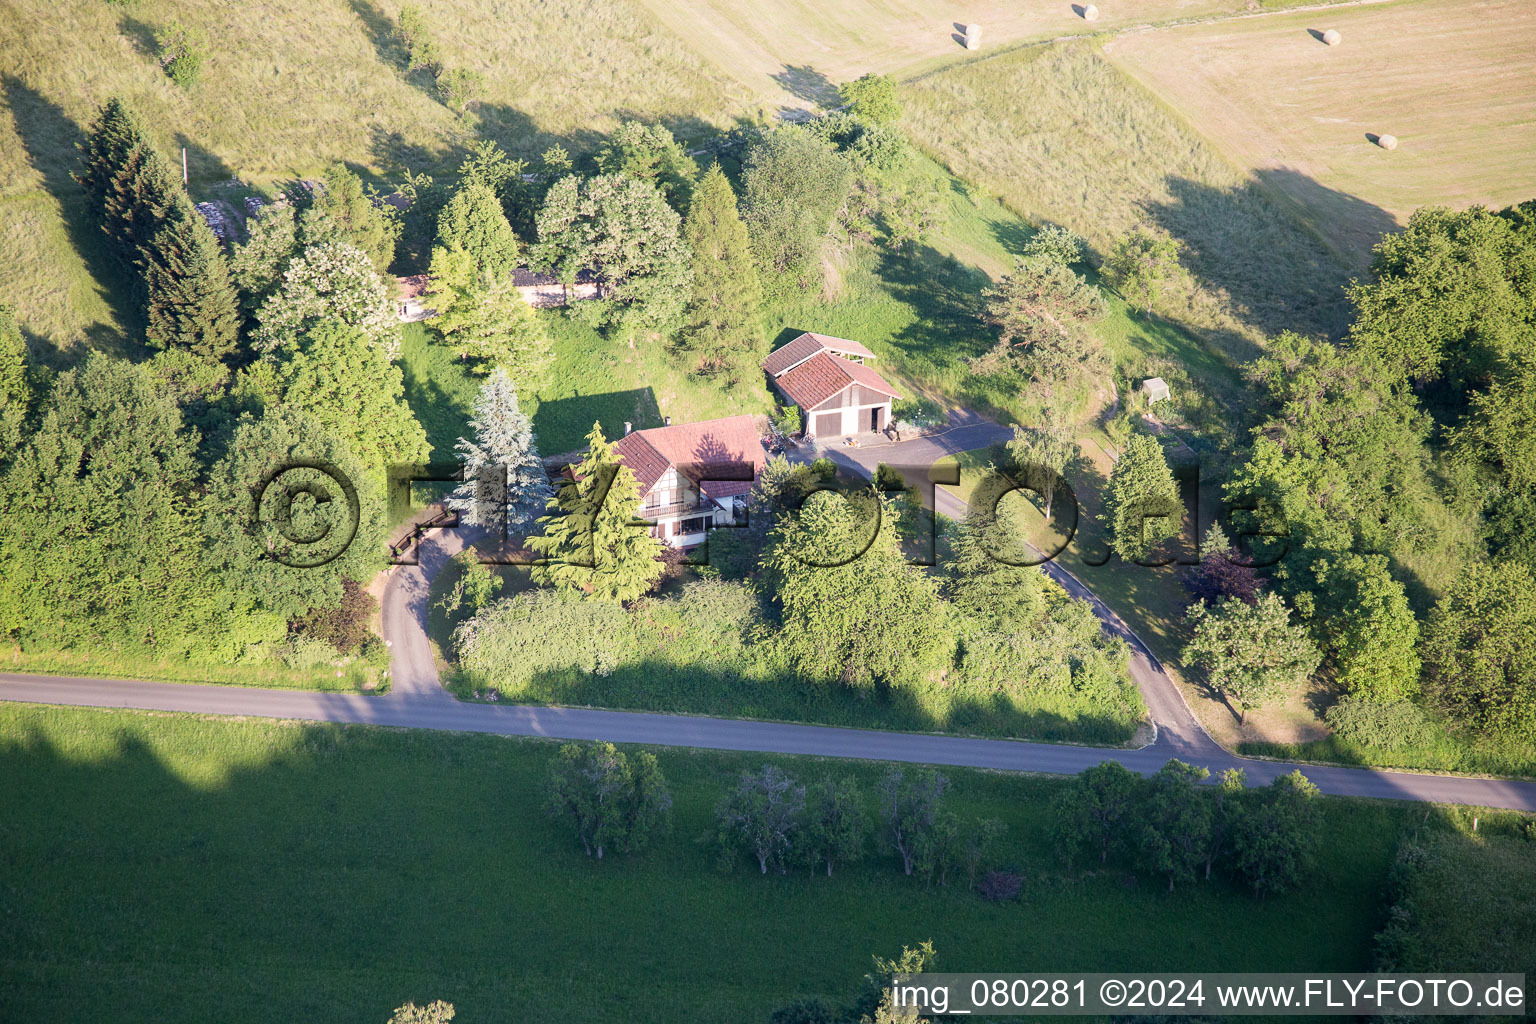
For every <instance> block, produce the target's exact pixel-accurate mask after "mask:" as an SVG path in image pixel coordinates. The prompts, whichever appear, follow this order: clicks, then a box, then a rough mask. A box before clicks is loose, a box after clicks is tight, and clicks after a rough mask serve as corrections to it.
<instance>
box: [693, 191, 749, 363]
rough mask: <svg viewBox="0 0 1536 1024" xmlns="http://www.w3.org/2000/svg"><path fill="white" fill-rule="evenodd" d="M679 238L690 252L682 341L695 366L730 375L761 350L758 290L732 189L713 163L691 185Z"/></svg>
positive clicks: (743, 224)
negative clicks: (690, 281) (689, 296)
mask: <svg viewBox="0 0 1536 1024" xmlns="http://www.w3.org/2000/svg"><path fill="white" fill-rule="evenodd" d="M683 238H684V240H685V241H686V242H687V243H688V247H689V249H691V250H692V252H693V301H692V302H691V303H690V305H689V307H688V323H687V326H686V327H685V329H684V333H683V339H684V344H685V345H686V346H687V347H688V349H689V350H690V351H691V352H692V353H693V354H694V356H695V358H697V360H698V369H699V370H700V371H702V372H704V373H709V374H725V375H729V376H730V377H732V378H733V379H734V378H736V377H738V376H740V375H741V374H743V373H744V372H746V371H747V370H748V369H749V367H753V366H755V364H756V363H757V361H758V359H759V358H761V356H763V355H764V354H765V353H764V352H763V351H762V350H763V340H764V339H763V330H762V325H761V323H759V321H758V308H759V306H760V305H761V304H762V300H763V291H762V286H761V284H760V283H759V282H758V279H757V268H756V266H755V265H754V263H753V260H752V243H751V240H750V239H749V238H748V237H747V225H746V224H745V223H744V222H743V221H742V219H741V216H740V214H739V213H738V212H737V209H736V193H735V192H733V191H731V183H730V182H729V181H728V180H727V179H726V177H725V174H724V173H723V172H722V171H721V170H720V165H719V164H712V165H711V166H710V168H709V170H707V171H705V172H704V177H703V178H701V179H700V180H699V183H698V186H697V187H696V188H695V189H694V192H693V202H692V204H691V205H690V206H689V207H688V219H687V220H686V221H685V222H684V224H683Z"/></svg>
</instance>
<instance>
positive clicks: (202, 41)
mask: <svg viewBox="0 0 1536 1024" xmlns="http://www.w3.org/2000/svg"><path fill="white" fill-rule="evenodd" d="M155 46H156V48H157V49H158V50H159V57H160V68H161V70H163V71H164V72H165V75H166V77H167V78H169V79H170V80H171V81H173V82H175V83H176V84H177V85H179V86H181V87H182V88H183V89H190V88H192V87H193V86H194V85H196V84H197V79H198V76H199V75H200V74H201V73H202V70H203V61H205V60H207V59H208V38H207V36H205V35H204V34H203V32H202V30H201V29H199V28H196V27H195V26H192V25H187V24H185V23H183V22H180V21H177V20H175V19H172V20H171V22H170V23H169V24H167V25H166V27H165V28H164V29H163V30H161V31H159V32H156V33H155Z"/></svg>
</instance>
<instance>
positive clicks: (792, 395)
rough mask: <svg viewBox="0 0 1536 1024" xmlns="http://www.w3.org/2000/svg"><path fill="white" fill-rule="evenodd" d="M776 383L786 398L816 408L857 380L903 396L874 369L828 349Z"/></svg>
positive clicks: (865, 385)
mask: <svg viewBox="0 0 1536 1024" xmlns="http://www.w3.org/2000/svg"><path fill="white" fill-rule="evenodd" d="M774 383H775V384H777V385H778V386H779V390H780V391H782V392H784V395H785V397H786V398H788V399H789V400H790V401H791V402H794V403H795V404H796V405H798V406H799V407H800V408H802V409H814V408H815V407H816V406H818V405H820V404H821V403H822V402H825V401H826V400H827V399H829V398H831V397H832V396H833V395H835V394H837V393H838V392H840V391H842V390H844V389H846V388H849V387H851V386H853V385H854V384H862V385H863V386H864V387H866V388H869V389H870V390H871V391H878V392H880V393H881V394H882V395H890V396H891V397H892V398H900V397H901V396H900V395H898V394H897V393H896V391H895V389H893V388H892V387H891V386H890V385H889V384H887V383H886V382H885V379H884V378H883V377H881V376H880V375H879V374H878V373H876V372H875V371H874V370H871V369H870V368H869V367H867V366H860V365H859V364H858V363H851V362H849V361H848V360H846V359H843V358H842V357H840V356H834V355H830V354H828V353H826V352H819V353H817V354H816V355H814V356H812V357H811V358H809V359H807V360H806V361H805V362H803V363H801V364H800V365H799V366H797V367H795V368H794V369H793V370H790V371H789V372H788V373H786V374H784V375H783V376H782V377H780V378H779V379H778V380H776V381H774Z"/></svg>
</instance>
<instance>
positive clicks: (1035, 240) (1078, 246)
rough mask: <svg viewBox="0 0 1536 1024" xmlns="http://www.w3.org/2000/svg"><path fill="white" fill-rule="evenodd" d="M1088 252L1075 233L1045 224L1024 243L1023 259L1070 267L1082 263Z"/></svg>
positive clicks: (1080, 237)
mask: <svg viewBox="0 0 1536 1024" xmlns="http://www.w3.org/2000/svg"><path fill="white" fill-rule="evenodd" d="M1087 251H1088V243H1086V242H1084V241H1083V237H1082V236H1081V235H1079V234H1077V233H1076V232H1073V231H1070V230H1068V229H1067V228H1064V227H1061V226H1060V225H1059V224H1047V225H1045V226H1044V227H1042V228H1040V230H1038V231H1036V232H1035V233H1034V234H1033V235H1030V236H1029V241H1027V242H1025V243H1024V252H1023V253H1022V255H1023V257H1024V258H1025V259H1038V260H1044V261H1046V262H1047V263H1055V264H1057V265H1059V266H1063V267H1070V266H1073V265H1075V264H1078V263H1081V262H1083V258H1084V256H1085V255H1086V254H1087Z"/></svg>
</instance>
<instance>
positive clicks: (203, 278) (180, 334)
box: [140, 210, 240, 359]
mask: <svg viewBox="0 0 1536 1024" xmlns="http://www.w3.org/2000/svg"><path fill="white" fill-rule="evenodd" d="M140 259H141V263H142V266H143V270H144V284H145V286H146V288H147V290H148V293H149V301H148V306H147V310H146V313H147V320H148V324H147V326H146V330H145V337H146V338H147V339H148V341H149V343H150V344H151V345H153V346H155V347H156V348H162V349H164V348H184V349H186V350H187V351H189V352H192V353H194V354H196V355H199V356H202V357H204V358H207V359H223V358H225V357H226V356H228V355H229V354H230V353H232V352H233V351H234V350H235V344H236V343H237V342H238V341H239V332H240V309H239V302H238V299H237V297H236V293H235V287H234V284H233V283H232V282H231V281H230V277H229V265H228V264H227V263H226V262H225V260H224V250H223V248H222V247H221V246H220V245H219V240H218V239H217V238H215V237H214V235H213V231H212V230H211V229H210V228H209V227H208V225H207V223H206V222H204V220H203V218H202V216H201V215H199V214H198V213H196V212H195V211H192V210H182V211H180V214H179V215H178V216H175V217H172V218H171V219H169V220H167V221H166V223H165V225H164V226H163V227H162V228H161V229H160V230H159V231H158V232H157V233H156V234H155V236H154V238H153V239H152V240H151V241H150V243H149V245H148V246H146V247H145V249H144V250H143V252H142V255H141V257H140Z"/></svg>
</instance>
